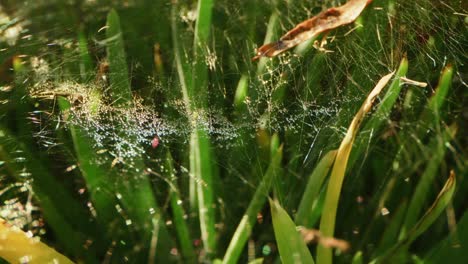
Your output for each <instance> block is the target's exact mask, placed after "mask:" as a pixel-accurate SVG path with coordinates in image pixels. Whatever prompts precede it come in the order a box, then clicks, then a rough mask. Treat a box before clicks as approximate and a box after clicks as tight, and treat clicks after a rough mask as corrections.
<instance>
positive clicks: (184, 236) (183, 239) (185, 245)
mask: <svg viewBox="0 0 468 264" xmlns="http://www.w3.org/2000/svg"><path fill="white" fill-rule="evenodd" d="M165 172H166V173H167V174H168V175H167V178H168V179H169V181H170V182H171V186H170V190H169V195H170V199H171V209H172V215H173V219H174V225H175V228H176V231H177V236H178V238H179V243H180V248H181V251H182V255H183V256H184V259H185V260H186V261H187V262H189V263H193V262H195V251H194V249H193V246H192V242H191V240H190V233H189V228H188V226H187V223H186V221H185V218H184V216H185V211H184V207H183V206H182V203H180V201H182V198H181V197H180V193H179V190H178V188H177V185H176V184H177V182H176V179H177V178H176V176H175V175H174V173H175V169H174V162H173V159H172V156H171V153H170V152H169V151H167V153H166V168H165Z"/></svg>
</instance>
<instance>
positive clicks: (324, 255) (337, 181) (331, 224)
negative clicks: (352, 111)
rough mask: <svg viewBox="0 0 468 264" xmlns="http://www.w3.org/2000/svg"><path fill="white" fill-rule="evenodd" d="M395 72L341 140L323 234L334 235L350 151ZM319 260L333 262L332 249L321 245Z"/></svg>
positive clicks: (383, 81)
mask: <svg viewBox="0 0 468 264" xmlns="http://www.w3.org/2000/svg"><path fill="white" fill-rule="evenodd" d="M393 74H394V73H393V72H392V73H390V74H387V75H386V76H384V77H382V79H380V81H379V82H378V83H377V85H376V86H375V88H374V89H373V90H372V91H371V92H370V94H369V96H368V97H367V99H366V100H365V102H364V103H363V104H362V106H361V108H360V109H359V111H358V112H357V113H356V115H355V116H354V118H353V121H352V122H351V125H350V126H349V128H348V132H347V133H346V135H345V138H344V139H343V141H342V142H341V145H340V147H339V149H338V152H337V154H336V159H335V163H334V165H333V169H332V172H331V175H330V182H329V183H328V188H327V194H326V198H325V204H324V208H325V210H324V211H323V214H322V219H321V221H320V232H322V234H323V236H326V237H333V236H334V231H335V221H336V212H337V210H338V201H339V198H340V193H341V187H342V184H343V180H344V176H345V172H346V165H347V162H348V158H349V153H350V152H351V148H352V146H353V142H354V139H355V137H356V135H357V132H358V130H359V127H360V124H361V123H362V120H363V119H364V117H365V115H366V114H367V113H368V112H369V111H370V109H371V107H372V104H373V101H374V100H375V98H376V97H377V96H378V95H379V94H380V92H381V91H382V90H383V88H384V87H385V86H386V85H387V83H388V82H389V81H390V79H391V77H392V76H393ZM317 262H319V263H321V264H324V263H325V264H328V263H332V249H331V248H326V247H324V246H322V245H319V246H318V249H317Z"/></svg>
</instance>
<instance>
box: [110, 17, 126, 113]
mask: <svg viewBox="0 0 468 264" xmlns="http://www.w3.org/2000/svg"><path fill="white" fill-rule="evenodd" d="M106 37H107V40H106V41H107V43H106V44H107V59H108V61H109V76H110V83H111V88H112V93H111V96H112V99H113V101H114V102H113V103H114V104H115V105H116V106H119V105H125V104H131V102H132V91H131V88H130V78H129V76H128V68H127V60H126V56H125V49H124V41H123V36H122V30H121V28H120V18H119V15H118V14H117V12H116V11H115V10H114V9H112V10H111V11H110V12H109V14H108V15H107V30H106Z"/></svg>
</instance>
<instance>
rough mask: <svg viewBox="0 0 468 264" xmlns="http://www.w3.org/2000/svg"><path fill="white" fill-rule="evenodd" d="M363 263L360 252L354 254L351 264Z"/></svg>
mask: <svg viewBox="0 0 468 264" xmlns="http://www.w3.org/2000/svg"><path fill="white" fill-rule="evenodd" d="M363 263H364V261H363V260H362V251H358V252H356V254H355V255H354V257H353V261H352V262H351V264H363Z"/></svg>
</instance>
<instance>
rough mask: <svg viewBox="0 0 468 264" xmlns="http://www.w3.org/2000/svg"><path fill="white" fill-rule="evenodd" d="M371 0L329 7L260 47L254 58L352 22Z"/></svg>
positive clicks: (271, 55)
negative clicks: (276, 39) (278, 38)
mask: <svg viewBox="0 0 468 264" xmlns="http://www.w3.org/2000/svg"><path fill="white" fill-rule="evenodd" d="M370 2H372V0H350V1H348V2H347V3H346V4H344V5H342V6H339V7H332V8H329V9H327V10H325V11H323V12H321V13H319V14H318V15H316V16H314V17H312V18H310V19H308V20H306V21H304V22H302V23H300V24H298V25H297V26H296V27H295V28H293V29H292V30H290V31H289V32H288V33H286V34H285V35H284V36H282V37H281V38H280V40H279V41H277V42H273V43H269V44H265V45H263V46H261V47H260V48H258V49H257V55H256V56H255V57H253V58H252V60H257V59H259V58H260V57H274V56H276V55H278V54H280V53H282V52H284V51H286V50H288V49H290V48H293V47H295V46H297V45H298V44H300V43H302V42H304V41H306V40H308V39H311V38H313V37H315V36H317V35H318V34H320V33H323V32H328V31H330V30H332V29H335V28H337V27H340V26H343V25H346V24H349V23H352V22H353V21H354V20H356V18H358V16H359V15H360V14H361V12H362V11H363V10H364V8H365V7H366V6H367V5H368V4H369V3H370Z"/></svg>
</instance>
